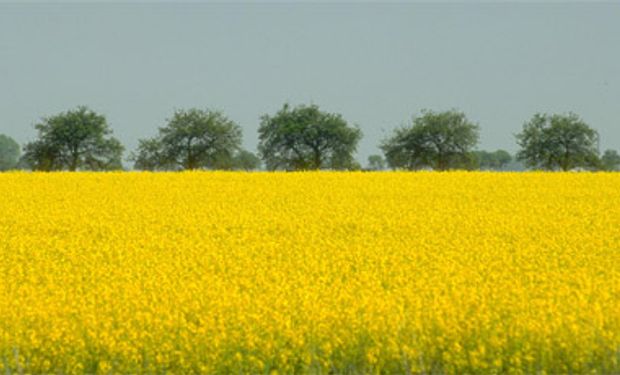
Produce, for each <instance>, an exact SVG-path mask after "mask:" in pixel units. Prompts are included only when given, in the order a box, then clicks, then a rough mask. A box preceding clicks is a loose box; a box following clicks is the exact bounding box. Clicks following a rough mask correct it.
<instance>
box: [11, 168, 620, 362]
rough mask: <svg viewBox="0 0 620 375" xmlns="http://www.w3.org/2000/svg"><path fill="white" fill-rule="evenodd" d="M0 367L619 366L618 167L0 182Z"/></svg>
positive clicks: (99, 176)
mask: <svg viewBox="0 0 620 375" xmlns="http://www.w3.org/2000/svg"><path fill="white" fill-rule="evenodd" d="M0 372H3V373H7V374H10V373H20V374H21V373H76V374H77V373H98V374H107V373H132V374H141V373H164V372H166V373H178V374H181V373H182V374H185V373H204V374H212V373H213V374H215V373H217V374H220V373H251V374H271V373H280V374H290V373H312V374H328V373H349V374H356V373H363V374H365V373H459V374H460V373H485V374H486V373H515V374H518V373H601V374H604V373H620V174H612V173H595V174H594V173H572V174H571V173H521V174H518V173H482V172H476V173H466V172H451V173H428V172H427V173H424V172H421V173H396V172H388V173H336V172H314V173H235V172H185V173H48V174H45V173H8V174H0Z"/></svg>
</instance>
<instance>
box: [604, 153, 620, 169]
mask: <svg viewBox="0 0 620 375" xmlns="http://www.w3.org/2000/svg"><path fill="white" fill-rule="evenodd" d="M601 166H602V169H603V170H606V171H617V170H618V168H619V167H620V155H618V151H616V150H605V152H604V153H603V156H602V157H601Z"/></svg>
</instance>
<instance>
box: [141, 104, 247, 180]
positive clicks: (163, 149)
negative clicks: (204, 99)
mask: <svg viewBox="0 0 620 375" xmlns="http://www.w3.org/2000/svg"><path fill="white" fill-rule="evenodd" d="M240 146H241V128H240V127H239V125H237V124H236V123H234V122H233V121H231V120H229V119H228V118H227V117H226V116H224V114H223V113H222V112H219V111H212V110H200V109H195V108H192V109H188V110H177V111H175V112H174V114H173V116H172V118H171V119H169V120H168V121H167V124H166V126H164V127H161V128H159V134H158V135H157V136H156V137H154V138H150V139H143V140H140V143H139V145H138V149H137V152H136V153H135V154H134V155H133V156H132V159H133V161H134V163H135V164H134V167H135V168H136V169H144V170H174V169H189V170H192V169H197V168H208V169H230V168H232V164H233V157H234V155H235V153H236V152H237V151H238V150H239V149H240Z"/></svg>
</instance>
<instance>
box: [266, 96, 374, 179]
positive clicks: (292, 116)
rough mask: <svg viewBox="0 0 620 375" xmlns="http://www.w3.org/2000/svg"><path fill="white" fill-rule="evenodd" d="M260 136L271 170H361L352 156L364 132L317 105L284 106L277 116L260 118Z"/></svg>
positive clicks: (338, 115) (267, 163)
mask: <svg viewBox="0 0 620 375" xmlns="http://www.w3.org/2000/svg"><path fill="white" fill-rule="evenodd" d="M258 134H259V145H258V150H259V154H260V157H261V158H262V159H263V160H264V161H265V164H266V167H267V169H269V170H275V169H294V170H305V169H323V168H332V169H354V168H357V167H359V164H358V163H357V162H356V161H355V160H354V159H353V154H354V153H355V151H356V149H357V144H358V142H359V140H360V139H361V137H362V132H361V130H360V129H359V128H357V127H352V126H349V125H348V124H347V122H346V121H345V120H344V119H343V118H342V116H341V115H340V114H334V113H326V112H322V111H321V110H319V107H318V106H316V105H310V106H305V105H300V106H297V107H295V108H291V107H290V106H289V105H288V104H284V106H283V107H282V109H281V110H280V111H278V112H277V113H276V114H275V115H274V116H268V115H264V116H262V117H261V124H260V127H259V129H258Z"/></svg>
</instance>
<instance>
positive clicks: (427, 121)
mask: <svg viewBox="0 0 620 375" xmlns="http://www.w3.org/2000/svg"><path fill="white" fill-rule="evenodd" d="M478 136H479V127H478V125H476V124H474V123H472V122H470V121H469V120H468V119H467V117H466V116H465V114H464V113H462V112H459V111H456V110H450V111H444V112H433V111H428V110H425V111H422V115H421V116H418V117H414V119H413V122H412V124H411V125H410V126H403V127H401V128H398V129H396V130H395V131H394V133H393V135H392V136H391V137H390V138H388V139H386V140H384V141H383V142H382V143H381V145H380V148H381V150H383V153H384V154H385V158H386V160H387V162H388V165H389V166H390V167H392V168H402V169H409V170H414V169H421V168H432V169H434V170H440V171H443V170H448V169H469V168H472V167H473V166H474V164H475V163H474V156H473V154H472V149H473V148H474V147H475V146H476V144H477V143H478Z"/></svg>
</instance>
